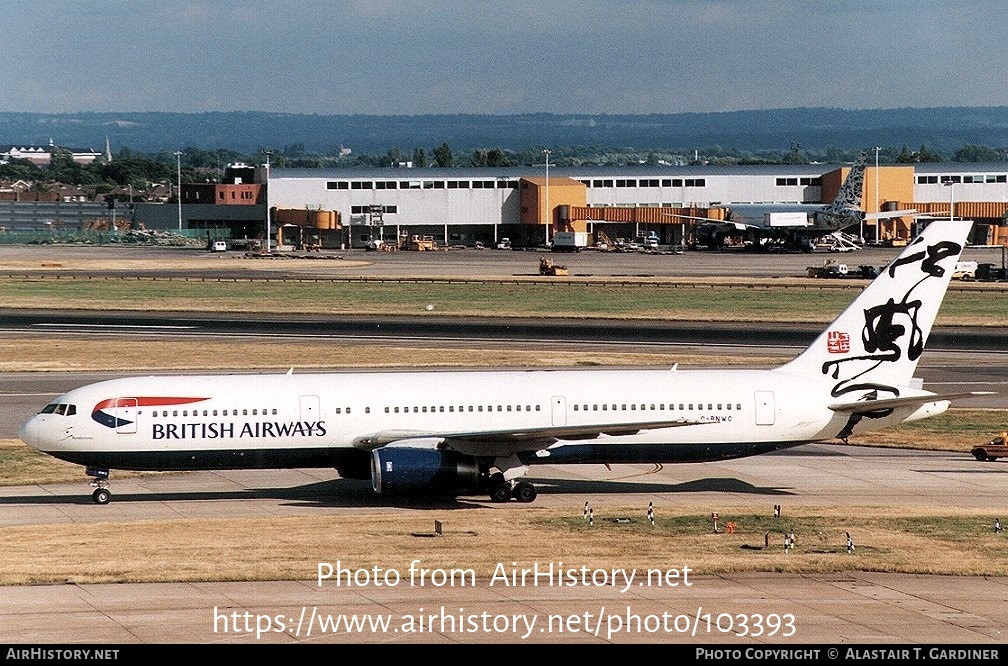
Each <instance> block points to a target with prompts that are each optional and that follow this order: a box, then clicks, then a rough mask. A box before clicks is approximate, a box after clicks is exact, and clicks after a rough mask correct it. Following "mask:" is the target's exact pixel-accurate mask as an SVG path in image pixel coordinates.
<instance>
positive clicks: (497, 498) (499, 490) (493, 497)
mask: <svg viewBox="0 0 1008 666" xmlns="http://www.w3.org/2000/svg"><path fill="white" fill-rule="evenodd" d="M509 499H511V487H510V486H508V484H506V483H505V484H501V485H499V486H494V488H493V489H492V490H491V491H490V501H491V502H501V503H503V502H507V501H508V500H509Z"/></svg>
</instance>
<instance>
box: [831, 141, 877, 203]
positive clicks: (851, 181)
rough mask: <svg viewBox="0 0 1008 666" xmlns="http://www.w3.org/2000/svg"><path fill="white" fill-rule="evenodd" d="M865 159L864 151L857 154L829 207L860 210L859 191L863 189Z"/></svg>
mask: <svg viewBox="0 0 1008 666" xmlns="http://www.w3.org/2000/svg"><path fill="white" fill-rule="evenodd" d="M867 160H868V155H867V154H866V153H861V154H860V155H858V158H857V160H856V161H855V162H854V165H853V166H851V170H850V172H849V173H848V174H847V177H846V178H844V182H843V184H842V185H841V186H840V191H839V192H837V195H836V198H834V199H833V203H832V204H830V205H829V207H830V208H836V209H838V210H847V209H851V208H855V209H857V210H861V193H862V192H863V190H864V172H865V163H866V162H867Z"/></svg>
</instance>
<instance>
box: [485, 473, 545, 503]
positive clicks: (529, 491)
mask: <svg viewBox="0 0 1008 666" xmlns="http://www.w3.org/2000/svg"><path fill="white" fill-rule="evenodd" d="M538 494H539V493H538V492H536V489H535V486H533V485H532V484H531V483H529V482H528V481H517V482H516V481H506V480H505V479H504V475H503V474H500V473H497V474H494V475H493V476H491V477H490V501H491V502H499V503H503V502H507V501H509V500H510V499H511V498H514V499H515V500H517V501H519V502H525V503H528V502H531V501H533V500H535V498H536V496H537V495H538Z"/></svg>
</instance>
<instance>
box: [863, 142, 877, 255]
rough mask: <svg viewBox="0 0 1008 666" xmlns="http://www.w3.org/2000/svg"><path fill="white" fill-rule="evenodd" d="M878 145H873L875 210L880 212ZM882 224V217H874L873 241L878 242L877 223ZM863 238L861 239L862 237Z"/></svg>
mask: <svg viewBox="0 0 1008 666" xmlns="http://www.w3.org/2000/svg"><path fill="white" fill-rule="evenodd" d="M879 150H880V149H879V147H878V146H875V212H876V213H881V212H882V211H880V210H879V191H878V151H879ZM880 224H882V218H881V217H876V218H875V242H876V243H878V242H879V225H880ZM862 240H863V239H862Z"/></svg>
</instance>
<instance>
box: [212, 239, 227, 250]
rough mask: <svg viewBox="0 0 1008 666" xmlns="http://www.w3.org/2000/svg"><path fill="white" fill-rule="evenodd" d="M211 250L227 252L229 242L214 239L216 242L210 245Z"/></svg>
mask: <svg viewBox="0 0 1008 666" xmlns="http://www.w3.org/2000/svg"><path fill="white" fill-rule="evenodd" d="M210 251H211V252H227V243H225V242H224V241H214V244H213V245H211V246H210Z"/></svg>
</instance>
